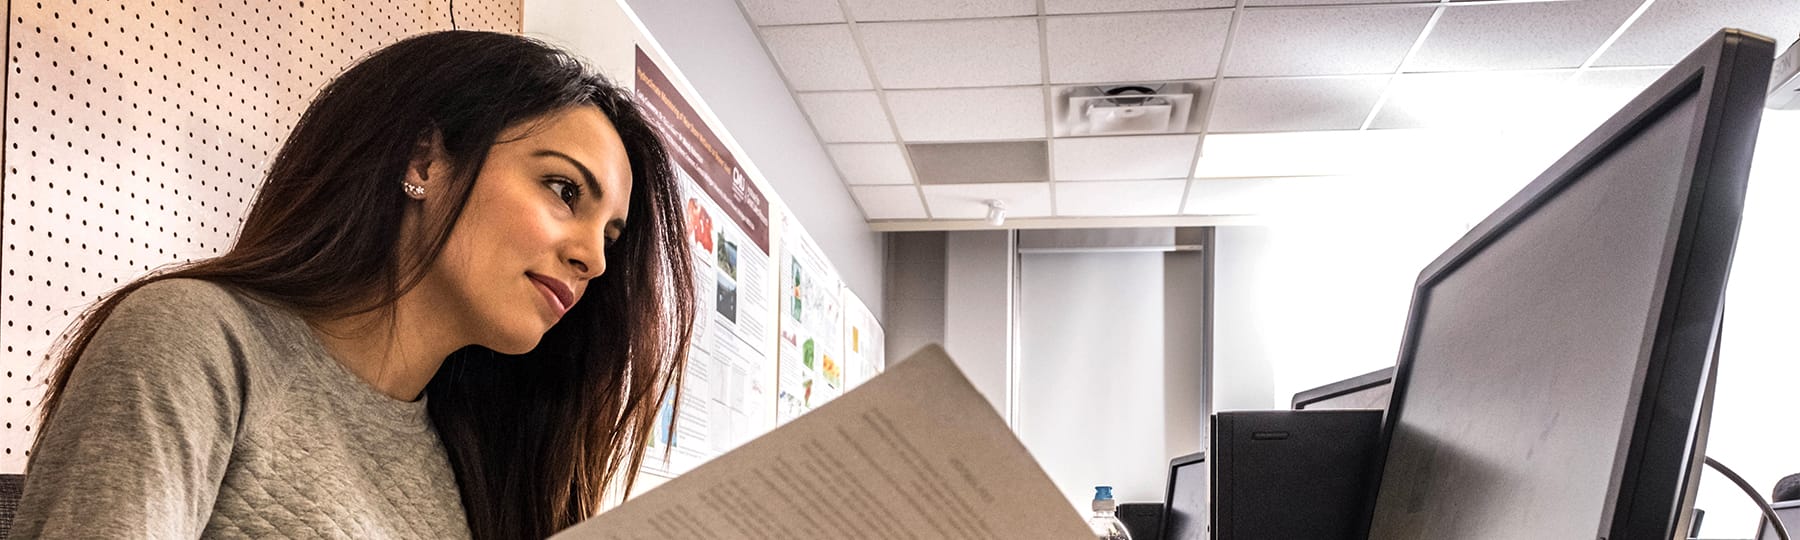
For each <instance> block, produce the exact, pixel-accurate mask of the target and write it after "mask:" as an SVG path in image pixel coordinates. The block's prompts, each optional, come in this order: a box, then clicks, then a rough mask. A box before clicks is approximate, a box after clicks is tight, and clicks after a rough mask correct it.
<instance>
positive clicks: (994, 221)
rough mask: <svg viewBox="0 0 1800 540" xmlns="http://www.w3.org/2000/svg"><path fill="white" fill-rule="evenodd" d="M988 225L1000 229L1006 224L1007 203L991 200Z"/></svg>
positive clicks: (988, 205) (988, 204)
mask: <svg viewBox="0 0 1800 540" xmlns="http://www.w3.org/2000/svg"><path fill="white" fill-rule="evenodd" d="M987 207H988V213H987V224H988V225H992V226H995V227H999V226H1000V225H1001V224H1003V223H1006V201H1002V200H998V199H989V200H988V202H987Z"/></svg>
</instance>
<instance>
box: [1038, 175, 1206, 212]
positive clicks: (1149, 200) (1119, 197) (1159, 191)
mask: <svg viewBox="0 0 1800 540" xmlns="http://www.w3.org/2000/svg"><path fill="white" fill-rule="evenodd" d="M1185 189H1187V180H1130V181H1122V182H1057V183H1056V215H1058V216H1071V217H1078V216H1172V215H1175V214H1177V213H1179V212H1181V192H1182V190H1185Z"/></svg>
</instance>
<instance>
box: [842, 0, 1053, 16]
mask: <svg viewBox="0 0 1800 540" xmlns="http://www.w3.org/2000/svg"><path fill="white" fill-rule="evenodd" d="M845 4H846V5H848V6H850V16H851V17H855V18H856V20H858V21H921V20H929V19H980V18H988V17H1016V16H1020V15H1037V0H845Z"/></svg>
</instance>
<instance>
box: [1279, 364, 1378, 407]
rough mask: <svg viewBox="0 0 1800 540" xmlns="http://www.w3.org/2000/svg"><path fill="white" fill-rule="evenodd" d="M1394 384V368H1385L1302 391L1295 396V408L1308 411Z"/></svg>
mask: <svg viewBox="0 0 1800 540" xmlns="http://www.w3.org/2000/svg"><path fill="white" fill-rule="evenodd" d="M1393 382H1394V368H1393V366H1388V367H1384V368H1381V369H1378V370H1375V371H1371V372H1368V373H1364V374H1362V375H1357V376H1355V377H1351V378H1348V379H1344V380H1341V381H1338V382H1334V383H1331V384H1327V385H1325V386H1320V387H1318V388H1313V389H1311V390H1302V391H1300V392H1299V393H1296V394H1294V404H1293V408H1294V410H1296V411H1299V410H1306V406H1307V405H1312V404H1314V403H1318V402H1321V401H1325V400H1328V399H1331V398H1335V397H1339V396H1344V395H1349V394H1354V393H1357V392H1361V391H1363V390H1368V389H1370V388H1375V387H1379V386H1382V385H1386V384H1391V383H1393Z"/></svg>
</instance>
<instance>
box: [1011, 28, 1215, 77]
mask: <svg viewBox="0 0 1800 540" xmlns="http://www.w3.org/2000/svg"><path fill="white" fill-rule="evenodd" d="M1230 26H1231V12H1230V11H1227V10H1212V11H1184V12H1165V13H1134V14H1124V15H1074V16H1062V17H1051V18H1050V21H1049V23H1048V26H1047V32H1048V36H1047V37H1046V38H1045V39H1047V40H1049V42H1048V43H1047V44H1048V45H1049V52H1050V80H1051V82H1055V83H1089V82H1091V83H1104V82H1135V81H1158V80H1174V79H1196V78H1206V77H1211V76H1213V75H1214V74H1216V73H1217V72H1218V69H1219V56H1220V54H1222V53H1223V51H1224V49H1225V34H1226V32H1227V30H1228V29H1229V28H1230Z"/></svg>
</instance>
